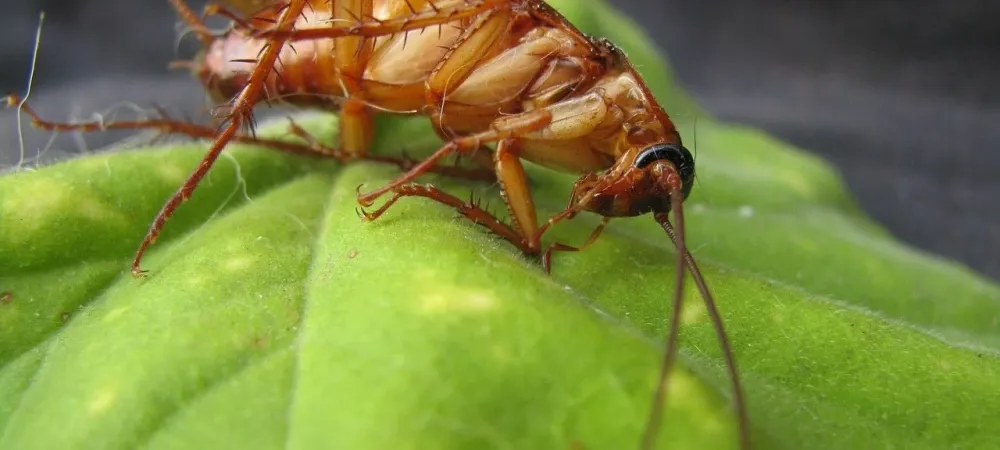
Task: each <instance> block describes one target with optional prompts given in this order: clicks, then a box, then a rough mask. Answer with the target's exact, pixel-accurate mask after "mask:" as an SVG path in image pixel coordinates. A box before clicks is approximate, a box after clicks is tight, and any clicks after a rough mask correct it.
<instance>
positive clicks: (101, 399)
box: [87, 389, 117, 414]
mask: <svg viewBox="0 0 1000 450" xmlns="http://www.w3.org/2000/svg"><path fill="white" fill-rule="evenodd" d="M115 397H117V394H116V393H115V392H114V391H112V390H110V389H105V390H102V391H99V392H97V395H95V396H94V398H92V399H91V400H90V404H88V405H87V409H88V410H89V411H90V413H91V414H100V413H102V412H104V411H107V410H108V408H110V407H111V404H112V403H114V402H115Z"/></svg>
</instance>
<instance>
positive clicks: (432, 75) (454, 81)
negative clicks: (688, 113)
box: [198, 0, 680, 173]
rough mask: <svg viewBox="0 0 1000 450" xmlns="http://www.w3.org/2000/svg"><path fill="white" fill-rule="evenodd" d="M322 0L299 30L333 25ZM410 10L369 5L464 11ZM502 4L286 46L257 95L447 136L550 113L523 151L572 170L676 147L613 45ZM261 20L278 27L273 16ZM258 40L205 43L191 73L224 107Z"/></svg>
mask: <svg viewBox="0 0 1000 450" xmlns="http://www.w3.org/2000/svg"><path fill="white" fill-rule="evenodd" d="M324 3H325V0H311V1H310V6H312V7H311V8H309V7H307V8H306V9H305V11H304V12H303V14H302V15H301V16H300V17H299V18H298V19H297V21H296V24H295V26H294V27H295V29H296V30H308V29H317V28H324V27H329V26H330V23H329V21H330V20H331V14H330V13H329V11H328V10H327V9H325V8H322V4H324ZM408 3H409V4H407V2H403V1H397V0H375V1H374V5H373V15H374V17H375V19H376V20H378V21H389V20H392V19H400V18H413V17H415V16H416V17H419V16H420V14H425V15H431V14H440V11H446V10H447V9H448V8H449V7H456V6H468V5H469V2H465V1H460V2H442V1H439V2H437V3H436V5H435V7H434V8H432V6H431V5H430V4H428V3H427V2H420V1H416V0H411V1H409V2H408ZM502 3H503V4H502V5H501V6H498V7H494V8H491V9H486V10H485V11H483V12H480V13H478V14H475V15H472V16H471V17H465V18H460V19H456V20H453V21H450V22H448V23H446V24H443V25H432V26H428V27H427V28H421V29H416V30H412V31H408V32H400V33H396V34H392V35H388V36H382V37H372V38H364V39H357V40H355V41H345V39H344V38H338V39H316V40H308V41H300V42H295V43H293V44H288V45H285V46H284V48H282V50H281V53H280V56H279V59H280V62H279V63H278V64H277V65H276V70H275V71H273V72H272V73H271V74H270V75H269V76H268V77H267V80H266V84H265V93H266V94H265V96H264V97H262V100H267V101H269V102H276V101H282V102H286V103H290V104H293V105H296V106H316V107H321V108H331V107H341V106H344V103H345V99H350V100H352V101H356V102H361V103H363V104H364V105H365V107H367V108H370V109H372V110H373V111H380V112H386V113H398V114H423V115H426V116H427V117H428V118H429V119H430V120H431V121H432V122H433V124H434V126H435V128H436V129H437V130H438V132H439V134H440V135H441V136H442V137H443V138H445V139H451V138H453V137H454V136H457V135H467V134H470V133H474V132H479V131H482V130H488V129H490V128H491V127H494V126H497V125H499V126H501V127H502V126H503V125H504V124H503V122H504V121H505V120H518V119H519V118H520V119H522V120H531V119H532V118H533V117H532V116H529V117H527V118H525V117H523V115H524V113H527V112H531V111H535V110H545V111H547V112H548V113H550V114H551V119H550V122H551V123H550V124H549V125H547V126H545V127H543V128H541V129H539V130H536V131H534V132H531V133H524V134H519V135H518V138H519V139H520V140H521V143H522V147H521V150H520V152H519V155H520V157H521V158H524V159H527V160H530V161H532V162H535V163H539V164H541V165H544V166H547V167H550V168H552V169H556V170H561V171H568V172H574V173H589V172H596V171H600V170H604V169H607V168H609V167H611V166H612V165H613V164H614V162H615V161H616V160H618V159H620V158H621V157H622V155H623V154H624V153H625V152H627V151H629V149H633V148H637V147H638V148H641V147H644V146H645V145H647V144H650V143H653V142H678V143H679V142H680V137H679V136H678V134H677V131H676V129H675V128H674V125H673V123H672V122H671V121H670V120H669V118H667V116H666V114H665V113H664V112H663V111H662V109H660V107H659V106H658V104H657V103H656V101H655V100H654V99H653V98H652V96H651V95H650V93H649V91H648V90H647V88H646V86H645V85H644V84H643V82H642V80H641V78H639V77H638V76H637V74H636V73H635V71H633V70H632V68H631V66H630V65H629V63H628V61H627V59H626V58H625V57H624V55H623V54H622V53H621V52H620V51H619V50H618V49H617V48H615V47H614V46H613V45H612V44H610V43H609V42H607V41H603V40H594V39H591V38H589V37H586V36H584V35H583V34H582V33H580V32H579V31H578V30H577V29H576V28H574V27H573V26H572V25H571V24H569V23H568V22H567V21H565V20H560V21H559V22H554V21H553V17H556V18H559V19H561V16H559V15H558V14H556V13H555V12H554V11H553V10H552V9H551V8H549V7H548V6H546V5H545V4H544V3H541V2H516V1H515V2H502ZM411 8H413V10H411ZM435 8H436V9H435ZM414 10H415V11H417V14H414V13H413V11H414ZM260 19H263V20H276V19H277V17H276V12H264V13H262V15H261V16H260ZM265 45H267V41H266V39H263V38H256V39H255V38H251V37H249V36H248V34H247V33H246V32H245V31H241V30H233V31H231V32H230V33H228V34H227V35H226V36H225V37H224V38H222V39H220V40H218V41H216V42H215V43H214V44H213V45H211V46H210V48H209V49H208V50H207V52H206V54H205V56H204V60H203V63H202V64H201V66H200V67H199V70H198V76H199V77H200V78H201V79H202V80H203V81H204V83H205V84H206V86H207V87H208V89H209V92H212V93H213V94H214V95H215V96H216V97H217V98H220V99H227V100H228V99H230V98H232V97H233V96H235V95H237V94H238V93H239V92H240V90H241V89H243V87H244V86H245V85H246V83H247V81H248V77H249V70H250V69H252V68H253V64H254V61H255V60H256V58H257V55H258V54H260V52H261V50H262V49H263V48H264V46H265ZM338 47H348V48H346V50H347V51H346V52H345V51H344V49H340V50H339V51H338ZM345 53H346V54H349V55H350V58H351V60H352V61H355V62H356V63H357V66H356V67H354V69H355V70H353V71H350V72H353V73H350V72H345V71H338V70H336V69H335V68H336V67H337V62H336V58H338V56H340V55H343V54H345ZM347 107H351V106H350V105H348V106H347ZM518 114H521V115H522V116H517V115H518ZM512 116H513V118H511V119H507V118H508V117H512ZM498 122H499V123H498ZM348 146H349V144H348Z"/></svg>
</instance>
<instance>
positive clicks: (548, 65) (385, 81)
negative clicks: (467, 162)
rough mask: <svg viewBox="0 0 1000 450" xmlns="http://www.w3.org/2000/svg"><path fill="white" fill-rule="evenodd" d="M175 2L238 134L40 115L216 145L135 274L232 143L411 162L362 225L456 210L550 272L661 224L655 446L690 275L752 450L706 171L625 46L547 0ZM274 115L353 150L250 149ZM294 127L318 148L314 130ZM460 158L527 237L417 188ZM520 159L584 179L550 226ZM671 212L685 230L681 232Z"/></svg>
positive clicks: (178, 196)
mask: <svg viewBox="0 0 1000 450" xmlns="http://www.w3.org/2000/svg"><path fill="white" fill-rule="evenodd" d="M169 1H170V2H171V4H173V5H174V7H175V8H176V9H177V11H178V12H179V13H180V16H181V18H182V19H183V20H184V21H185V22H186V23H187V24H188V25H189V26H190V28H191V29H192V31H193V32H194V33H195V34H196V35H197V36H198V38H199V39H200V40H201V41H202V42H203V43H204V45H205V52H204V53H203V55H201V56H200V57H199V58H198V59H197V60H196V61H194V62H190V63H188V64H187V67H189V68H191V70H192V71H193V72H194V73H195V74H196V75H197V76H198V77H199V78H200V79H201V80H202V82H203V84H204V85H205V87H206V90H207V91H208V92H209V93H210V94H211V95H212V96H214V97H215V98H217V99H220V100H228V101H229V103H228V105H227V108H228V111H227V113H226V115H225V116H226V121H225V122H224V123H223V125H222V126H221V127H220V128H219V129H218V130H217V131H216V130H213V129H212V128H207V127H198V126H195V125H191V124H188V123H183V122H176V121H171V120H165V119H164V120H151V121H136V122H117V123H107V124H105V123H84V124H58V123H53V122H47V121H43V120H42V119H40V118H39V117H38V116H37V115H35V114H34V112H33V111H31V110H30V109H25V111H26V112H28V114H30V115H32V117H33V118H34V124H35V125H37V126H40V127H42V128H45V129H50V130H78V131H93V130H99V129H108V128H126V129H138V128H155V129H160V130H162V131H165V132H174V133H182V134H188V135H191V136H195V137H201V138H214V142H213V144H212V146H211V147H210V149H209V151H208V153H207V154H206V155H205V157H204V159H203V160H202V162H201V164H200V165H199V166H198V167H197V168H196V169H195V171H194V172H193V173H192V174H191V175H190V176H189V178H188V179H187V181H186V182H185V183H184V185H183V186H181V187H180V189H179V190H178V191H177V192H176V193H175V194H174V195H173V196H172V197H171V198H170V199H169V200H168V201H167V203H166V204H165V205H164V206H163V209H162V210H161V211H160V213H159V214H158V215H157V217H156V218H155V220H154V221H153V223H152V225H151V227H150V229H149V231H148V233H147V235H146V237H145V239H144V240H143V242H142V244H141V245H140V247H139V250H138V251H137V253H136V256H135V259H134V261H133V264H132V272H133V274H135V275H136V276H139V275H142V274H143V273H144V272H143V271H142V270H141V268H140V263H141V260H142V257H143V254H144V253H145V251H146V249H147V248H148V247H149V245H150V244H152V242H153V241H154V240H155V239H156V237H157V235H158V234H159V233H160V231H161V229H162V228H163V226H164V224H165V223H166V221H167V220H168V218H169V217H170V216H171V214H173V212H174V211H175V209H176V208H177V207H178V206H179V205H180V204H181V203H183V202H184V201H185V200H187V199H188V198H189V197H190V196H191V194H192V192H193V191H194V189H195V187H196V186H197V185H198V183H199V181H200V180H201V178H202V177H203V176H204V175H205V173H206V172H207V171H208V170H209V168H210V167H211V166H212V164H213V163H214V162H215V160H216V158H217V157H218V156H219V154H220V152H221V151H222V149H223V148H224V147H225V146H226V145H227V144H228V143H229V142H230V141H233V140H237V141H254V142H259V143H263V144H265V145H268V146H271V147H273V148H276V149H279V150H284V151H292V152H298V153H307V154H319V155H322V156H327V157H334V158H338V159H342V160H352V159H375V160H382V161H386V162H394V163H397V164H400V165H401V166H403V167H404V169H407V170H406V172H405V173H404V174H403V175H401V176H399V177H398V178H396V179H395V180H394V181H392V182H391V183H389V184H387V185H385V186H382V187H380V188H378V189H375V190H372V191H369V192H364V193H361V192H360V190H359V193H358V202H359V203H360V204H361V205H362V207H370V206H371V205H373V204H374V201H375V200H376V199H378V198H379V197H382V196H383V195H386V194H390V197H389V199H388V200H387V201H386V202H385V204H383V205H382V206H381V207H380V208H378V209H376V210H374V211H372V212H369V211H365V210H363V209H362V215H363V216H364V217H365V218H366V219H367V220H375V219H377V218H378V217H379V216H381V215H382V214H383V213H384V212H385V211H386V210H387V209H388V208H390V207H391V206H392V205H393V204H394V203H395V202H396V201H397V200H399V199H400V198H402V197H425V198H428V199H431V200H434V201H437V202H440V203H443V204H445V205H448V206H451V207H453V208H455V209H456V210H458V212H460V213H461V214H462V215H464V216H466V217H468V218H470V219H472V220H474V221H475V222H476V223H478V224H480V225H483V226H485V227H486V228H488V229H489V230H490V231H492V232H493V233H495V234H497V235H499V236H501V237H503V238H504V239H506V240H507V241H509V242H510V243H511V244H513V245H514V246H516V247H517V248H518V249H520V250H521V251H522V252H523V253H524V254H526V255H532V256H541V258H542V262H543V265H544V266H545V269H546V271H548V269H549V266H550V263H551V255H552V253H553V252H556V251H577V250H580V249H582V248H584V247H586V246H587V245H589V244H590V243H591V242H593V241H594V240H595V239H597V237H598V236H599V234H600V232H601V231H602V230H603V228H604V226H605V225H606V224H607V222H608V221H609V220H610V219H611V218H613V217H629V216H638V215H643V214H646V213H650V214H652V216H653V218H654V219H655V220H656V221H657V222H658V223H659V224H660V225H661V226H662V227H663V229H664V230H665V231H666V233H667V234H668V235H669V236H670V238H671V240H672V241H673V242H674V244H675V246H676V247H677V266H676V274H675V275H676V283H677V284H676V288H675V292H674V296H673V312H672V318H671V322H670V329H669V333H668V338H667V348H666V352H665V354H664V358H663V361H662V368H661V372H660V373H661V377H660V383H659V386H658V388H657V393H656V396H655V399H654V403H653V406H652V412H651V413H650V415H649V420H648V422H647V425H646V432H645V435H644V438H643V448H651V447H652V446H653V445H654V442H655V438H656V434H657V427H658V425H659V424H660V422H661V414H662V410H663V403H664V401H665V400H664V396H665V388H666V385H667V382H668V377H667V375H668V374H669V371H670V369H671V367H672V364H673V361H674V359H675V358H676V352H677V340H678V327H679V318H680V312H681V304H682V303H681V298H682V293H683V283H684V270H685V267H686V268H687V269H688V270H689V271H690V272H691V274H692V276H693V278H694V280H695V284H696V285H697V288H698V289H699V291H700V293H701V295H702V298H703V299H704V301H705V304H706V306H707V309H708V311H709V314H710V317H711V319H712V323H713V325H714V327H715V330H716V333H717V335H718V338H719V341H720V344H721V346H722V350H723V355H724V357H725V360H726V363H727V366H728V370H729V375H730V378H731V381H732V388H733V398H734V403H735V407H736V410H737V416H738V425H739V433H740V443H741V447H743V448H748V447H749V442H750V438H749V428H748V419H747V413H746V409H745V405H744V401H743V394H742V389H741V386H740V382H739V378H738V374H737V370H736V365H735V360H734V358H733V356H732V352H731V349H730V347H729V342H728V339H727V337H726V334H725V331H724V328H723V324H722V319H721V317H720V315H719V313H718V310H717V308H716V307H715V304H714V300H713V299H712V296H711V293H710V292H709V290H708V287H707V285H706V283H705V281H704V279H703V277H702V276H701V273H700V271H699V269H698V266H697V265H696V264H695V261H694V259H693V257H692V256H691V254H690V253H689V252H688V251H687V249H686V247H685V243H684V216H683V208H682V202H683V201H684V200H685V199H686V198H687V196H688V194H689V193H690V191H691V188H692V183H693V181H694V175H695V171H694V160H693V158H692V156H691V154H690V152H689V151H688V150H687V149H686V148H685V147H684V146H683V145H682V143H681V137H680V135H679V133H678V132H677V130H676V128H675V126H674V124H673V122H672V121H671V120H670V118H669V117H668V116H667V114H666V113H665V112H664V110H663V109H662V108H661V107H660V105H659V104H658V103H657V102H656V100H655V98H654V97H653V95H652V93H651V92H650V91H649V89H648V88H647V87H646V85H645V82H644V81H643V79H642V77H641V76H640V75H639V74H638V73H637V72H636V71H635V70H634V69H633V67H632V65H631V64H630V63H629V61H628V59H627V58H626V56H625V54H624V53H623V52H621V51H620V50H619V49H618V48H616V47H615V46H614V44H612V43H611V42H609V41H607V40H602V39H594V38H590V37H588V36H586V35H584V34H583V33H581V32H580V31H579V30H577V29H576V27H574V26H573V25H572V24H571V23H570V22H569V21H567V20H566V19H565V18H564V17H563V16H562V15H560V14H559V13H558V12H556V11H555V10H554V9H553V8H551V7H550V6H548V5H547V4H546V3H544V2H543V1H541V0H433V1H432V0H336V1H332V2H331V1H329V0H282V1H275V0H229V1H226V2H225V3H227V4H228V5H229V7H230V8H231V9H230V8H226V7H223V6H217V5H216V6H210V7H209V9H208V11H206V13H211V14H218V15H222V16H225V17H228V18H229V19H231V20H232V21H233V27H232V28H231V29H229V30H228V31H226V32H224V33H222V34H220V35H216V34H215V33H213V32H211V31H210V30H209V29H208V28H207V27H206V26H205V25H204V23H203V22H202V20H201V18H199V16H198V15H196V14H195V13H194V12H193V11H192V10H191V9H190V8H189V7H188V6H187V5H186V4H185V3H184V2H183V0H169ZM261 101H267V102H269V103H270V102H279V101H280V102H284V103H287V104H291V105H294V106H300V107H303V106H308V107H315V108H322V109H328V110H336V111H339V115H340V127H341V135H340V142H339V147H338V148H337V149H328V148H323V147H321V146H319V145H318V144H316V143H315V142H314V141H311V142H312V145H305V146H303V145H295V144H289V143H285V142H280V141H267V140H261V139H256V138H254V137H250V136H248V135H247V134H246V133H245V129H246V128H252V126H253V117H252V110H253V108H254V106H255V105H256V104H258V103H260V102H261ZM8 103H10V104H11V105H17V104H20V106H21V107H23V108H26V105H23V102H21V101H20V99H18V98H17V97H15V96H10V97H8ZM378 113H389V114H421V115H424V116H426V117H427V118H429V119H430V121H431V123H432V124H433V127H434V129H435V131H436V132H437V134H438V135H439V136H440V137H441V138H442V139H443V140H444V141H445V144H444V146H443V147H441V148H440V149H439V150H438V151H437V152H435V153H434V154H433V155H431V156H430V157H428V158H427V159H425V160H423V161H420V162H419V163H416V164H413V165H412V166H408V164H407V162H406V161H399V160H393V159H391V158H389V159H386V157H375V156H372V155H369V154H368V153H367V151H368V148H369V146H370V144H371V141H372V137H373V134H374V125H373V120H372V118H373V115H374V114H378ZM293 129H294V131H296V134H299V135H300V136H303V137H306V138H307V139H308V136H307V135H305V134H304V132H303V131H302V130H299V129H295V128H294V127H293ZM241 131H242V132H241ZM484 155H489V156H491V159H490V160H485V159H484V158H483V156H484ZM449 156H467V157H471V158H473V160H474V161H477V162H479V163H480V164H482V165H485V166H488V167H491V168H492V171H493V174H495V176H496V179H497V180H499V182H500V187H501V193H502V196H503V200H504V202H505V203H506V206H507V209H508V212H509V215H510V217H511V219H512V224H507V223H504V222H503V221H501V220H499V219H497V218H496V217H495V216H493V215H492V214H490V213H489V212H487V211H485V210H483V209H481V208H479V207H478V206H477V205H476V204H474V203H470V202H466V201H464V200H461V199H459V198H457V197H455V196H453V195H451V194H448V193H446V192H444V191H441V190H439V189H437V188H435V187H433V186H430V185H422V184H415V183H413V181H414V180H415V179H416V178H417V177H419V176H421V175H423V174H425V173H427V172H428V171H431V170H435V169H440V168H439V167H438V166H437V165H438V164H439V163H440V162H441V161H442V160H443V159H444V158H446V157H449ZM522 160H528V161H532V162H534V163H538V164H541V165H542V166H546V167H548V168H551V169H554V170H559V171H563V172H572V173H580V174H581V178H580V179H579V180H578V181H577V182H576V183H575V184H574V186H573V190H572V194H571V197H570V201H569V206H568V207H567V208H566V209H565V210H564V211H562V212H561V213H559V214H557V215H556V216H554V217H552V218H551V219H549V220H548V221H546V222H545V223H544V224H542V225H539V221H538V218H537V214H536V211H535V206H534V203H533V200H532V197H531V193H530V189H529V186H528V180H527V176H526V174H525V171H524V168H523V166H522ZM456 174H459V175H462V173H456ZM359 189H360V188H359ZM581 211H590V212H593V213H596V214H599V215H601V216H603V217H604V221H603V222H602V223H601V225H600V226H599V227H598V228H597V229H596V230H595V231H594V232H593V233H592V234H591V236H590V237H589V238H588V240H587V241H586V242H585V243H584V245H583V246H581V247H579V248H577V247H571V246H568V245H564V244H560V243H554V244H551V245H550V246H549V247H547V248H546V249H545V251H544V252H543V251H542V245H541V236H542V235H543V234H544V233H545V231H546V230H547V229H548V228H549V227H551V226H552V225H553V224H555V223H557V222H559V221H562V220H566V219H571V218H573V217H574V216H576V215H577V214H578V213H579V212H581ZM670 212H673V214H674V220H675V222H676V228H675V227H674V226H673V225H672V224H671V223H670V221H669V220H668V214H669V213H670Z"/></svg>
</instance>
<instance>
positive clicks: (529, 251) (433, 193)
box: [360, 183, 538, 256]
mask: <svg viewBox="0 0 1000 450" xmlns="http://www.w3.org/2000/svg"><path fill="white" fill-rule="evenodd" d="M402 197H424V198H428V199H431V200H434V201H436V202H438V203H442V204H445V205H447V206H450V207H452V208H455V210H457V211H458V212H459V214H461V215H463V216H465V217H466V218H468V219H469V220H471V221H473V222H475V223H476V224H477V225H481V226H483V227H486V229H488V230H490V231H491V232H493V233H494V234H496V235H497V236H500V237H502V238H504V239H506V240H507V241H508V242H510V243H511V244H514V246H515V247H517V248H518V249H520V250H521V252H523V253H524V254H526V255H529V256H531V255H536V254H538V250H537V248H533V247H532V246H530V245H528V242H527V241H526V240H525V239H524V238H523V237H522V236H521V235H520V234H519V233H518V232H517V231H516V230H515V229H514V228H512V227H511V226H510V225H508V224H506V223H503V222H502V221H500V219H497V217H496V216H494V215H493V214H492V213H490V212H489V211H486V210H485V209H483V208H481V207H480V206H479V205H478V204H477V203H476V202H474V201H471V200H470V201H468V202H466V201H464V200H462V199H460V198H458V197H455V196H454V195H451V194H449V193H447V192H444V191H442V190H440V189H438V188H436V187H434V186H431V185H420V184H416V183H409V184H404V185H402V186H399V187H397V188H396V189H395V190H394V191H393V193H392V197H389V200H387V201H386V202H385V204H383V205H382V206H380V207H379V208H378V209H376V210H375V211H373V212H368V211H365V210H364V209H363V208H362V209H361V211H360V214H361V216H362V217H363V218H364V219H365V220H368V221H373V220H375V219H378V218H379V217H380V216H382V214H385V212H386V211H388V210H389V208H390V207H392V205H393V204H394V203H396V201H397V200H399V199H400V198H402Z"/></svg>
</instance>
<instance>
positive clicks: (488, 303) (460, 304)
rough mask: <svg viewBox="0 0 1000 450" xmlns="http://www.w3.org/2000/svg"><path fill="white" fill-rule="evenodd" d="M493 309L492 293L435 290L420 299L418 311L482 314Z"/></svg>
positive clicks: (459, 289)
mask: <svg viewBox="0 0 1000 450" xmlns="http://www.w3.org/2000/svg"><path fill="white" fill-rule="evenodd" d="M495 307H496V299H495V298H494V297H493V294H492V293H490V292H484V291H477V290H466V289H461V288H458V289H445V290H437V291H434V292H431V293H429V294H427V295H424V296H423V297H421V299H420V309H421V310H422V311H423V312H425V313H443V312H484V311H490V310H492V309H494V308H495Z"/></svg>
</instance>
